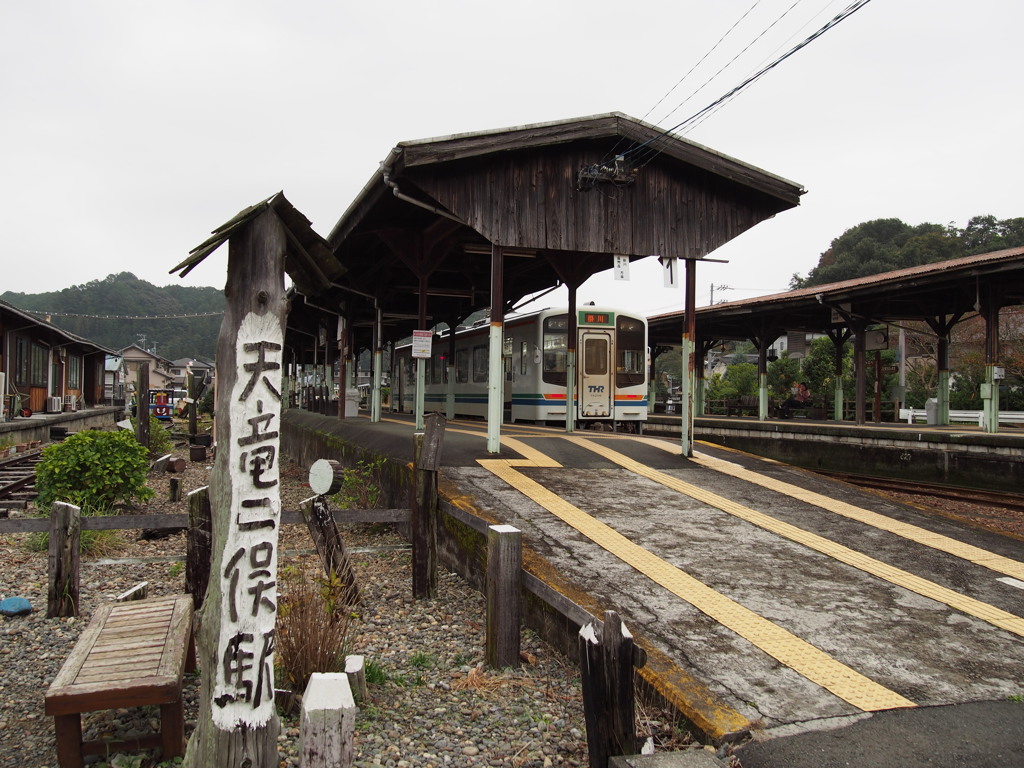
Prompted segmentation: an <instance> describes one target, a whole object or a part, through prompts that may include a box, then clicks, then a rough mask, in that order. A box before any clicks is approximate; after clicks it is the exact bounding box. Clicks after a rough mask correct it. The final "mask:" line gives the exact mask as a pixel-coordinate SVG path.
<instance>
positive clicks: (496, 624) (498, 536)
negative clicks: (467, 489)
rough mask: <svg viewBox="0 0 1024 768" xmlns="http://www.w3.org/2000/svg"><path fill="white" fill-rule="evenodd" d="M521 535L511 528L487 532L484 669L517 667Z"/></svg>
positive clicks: (521, 564)
mask: <svg viewBox="0 0 1024 768" xmlns="http://www.w3.org/2000/svg"><path fill="white" fill-rule="evenodd" d="M522 570H523V534H522V533H521V532H520V531H519V529H518V528H514V527H513V526H511V525H492V526H489V527H488V528H487V665H488V666H489V667H492V668H494V669H500V668H502V667H518V666H519V644H520V623H521V616H522V607H521V599H522V598H521V580H522Z"/></svg>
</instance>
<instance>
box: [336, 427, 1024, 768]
mask: <svg viewBox="0 0 1024 768" xmlns="http://www.w3.org/2000/svg"><path fill="white" fill-rule="evenodd" d="M317 418H319V419H322V418H323V417H317ZM317 428H322V426H320V425H318V427H317ZM331 429H332V430H338V431H339V433H340V434H343V435H344V436H345V439H346V440H348V439H350V438H351V439H355V440H357V441H358V442H360V444H364V443H365V444H369V445H373V446H375V450H381V449H385V450H386V449H387V445H388V443H389V441H391V445H392V447H391V451H392V452H393V453H392V455H395V453H397V454H399V457H401V458H406V459H407V458H408V454H409V452H410V450H411V433H412V429H411V425H410V424H409V423H408V422H404V423H403V419H401V418H394V419H393V418H391V417H389V420H388V422H386V423H382V424H376V425H374V424H370V423H369V422H368V421H366V420H362V419H358V420H344V421H338V420H334V425H333V426H331ZM483 430H484V427H483V425H482V424H481V423H479V422H470V421H456V422H453V423H450V424H449V425H448V427H447V430H446V433H445V443H444V461H443V463H444V467H443V469H442V478H443V479H444V480H445V481H446V483H448V484H450V485H451V486H452V487H454V488H457V489H458V493H459V494H460V495H461V498H462V499H464V500H465V499H468V500H471V501H472V503H473V505H475V506H476V507H477V508H478V509H480V510H482V511H483V512H485V513H486V514H487V515H488V516H489V517H490V518H492V519H495V520H499V521H501V522H503V523H508V524H512V525H515V526H516V527H518V528H520V529H521V530H522V531H523V541H524V545H525V546H526V547H527V548H529V549H530V550H531V552H532V553H534V554H535V555H536V556H538V557H539V558H541V559H542V560H543V561H544V562H545V563H546V564H547V567H548V568H549V572H550V573H551V574H552V576H553V578H556V579H558V580H559V581H560V582H561V585H560V586H564V585H565V584H569V585H571V586H572V588H573V589H574V590H575V593H573V594H577V595H579V596H581V598H582V597H585V598H586V600H585V602H586V603H587V604H588V605H590V606H595V605H596V606H599V607H600V608H601V609H614V610H616V611H617V612H618V613H619V615H620V616H621V617H622V619H623V621H624V623H625V624H626V625H627V626H628V627H629V629H630V630H631V631H632V632H633V634H634V636H635V637H636V639H637V642H638V643H639V644H641V645H642V646H643V647H645V648H646V649H647V650H648V653H649V657H650V658H653V659H659V660H661V666H659V667H658V674H659V675H660V677H661V680H660V683H661V684H662V685H663V689H662V690H663V692H665V691H668V693H669V694H670V695H671V697H673V700H674V701H676V702H682V705H683V706H682V709H684V710H687V709H688V711H686V712H685V714H687V716H688V717H690V718H691V720H692V721H693V722H695V723H696V724H697V725H698V727H700V728H701V729H703V730H704V732H705V733H706V734H707V735H708V736H709V737H710V738H711V739H712V740H713V741H714V742H715V743H716V744H718V745H723V744H727V743H729V742H730V741H734V742H736V743H737V752H736V754H737V755H738V756H739V758H740V760H741V761H742V765H743V766H744V768H757V767H758V766H772V767H774V766H780V767H781V766H802V765H814V766H816V767H817V768H821V767H822V766H827V765H854V766H876V765H877V766H886V765H900V766H907V765H917V764H918V763H911V762H898V761H897V762H885V761H882V762H875V760H876V759H879V760H881V759H882V757H884V756H886V755H902V754H903V751H902V750H903V749H904V745H906V744H908V743H912V744H914V745H916V746H915V750H922V749H923V750H926V751H927V753H928V754H927V755H926V757H928V758H929V759H930V760H931V762H922V763H920V764H921V765H930V766H946V765H949V766H958V765H975V766H979V765H995V764H997V763H995V762H984V761H985V760H990V761H991V760H996V759H997V758H998V757H999V756H1000V755H1001V756H1002V759H1003V762H1001V763H998V764H999V765H1024V744H1022V743H1021V741H1020V736H1019V734H1020V723H1021V721H1022V720H1024V717H1022V715H1024V704H1018V703H1017V701H1018V700H1019V699H1020V697H1021V696H1022V695H1024V618H1022V617H1024V542H1020V541H1016V540H1013V539H1009V538H1004V537H1000V536H997V535H994V534H991V533H988V532H984V531H979V530H975V529H972V528H969V527H967V526H963V525H960V524H957V523H955V522H951V521H949V520H946V519H942V518H937V517H930V516H928V515H926V514H924V513H923V512H922V511H921V510H918V509H915V508H911V507H909V506H905V505H901V504H897V503H894V502H892V501H888V500H886V499H884V498H882V497H881V496H879V495H876V494H873V493H870V492H866V491H862V490H859V489H857V488H854V487H852V486H848V485H845V484H842V483H837V482H834V481H830V480H826V479H823V478H821V477H819V476H817V475H813V474H811V473H808V472H806V471H803V470H798V469H794V468H792V467H789V466H786V465H783V464H779V463H775V462H771V461H766V460H762V459H758V458H756V457H753V456H750V455H746V454H742V453H738V452H735V451H730V450H727V449H722V448H719V447H715V446H711V445H709V444H699V445H698V452H697V455H695V456H694V457H693V458H690V459H687V458H684V457H682V456H680V455H679V447H678V444H677V443H675V442H673V441H665V440H658V439H655V438H646V437H639V436H631V435H613V434H608V433H596V432H594V433H576V434H573V435H566V434H564V433H561V432H559V431H557V430H549V429H544V428H538V427H526V426H520V425H506V426H505V428H504V429H503V432H502V451H501V454H499V455H497V456H495V455H490V454H487V453H486V451H485V440H484V431H483ZM385 436H386V437H385ZM573 594H570V595H569V596H570V597H572V596H573ZM579 602H581V604H583V602H584V600H582V599H581V600H580V601H579ZM961 711H963V712H964V717H962V718H961V717H960V715H959V712H961ZM975 712H977V713H979V714H978V715H977V716H976V717H974V716H972V715H973V713H975ZM821 728H825V729H829V730H824V731H821V730H819V729H821ZM860 734H863V736H861V735H860ZM997 734H998V736H997ZM986 735H987V736H988V738H986ZM749 738H754V739H755V740H754V741H753V742H751V743H748V744H746V745H744V746H738V743H739V742H743V741H745V740H747V739H749ZM762 739H767V740H765V741H761V740H762ZM858 739H862V740H867V741H870V742H871V744H870V745H868V744H864V743H860V744H858ZM1014 739H1017V741H1014ZM929 743H931V744H933V745H934V746H933V747H927V746H926V745H927V744H929ZM791 744H792V745H795V746H793V747H792V748H790V747H788V746H786V745H791ZM1015 744H1016V745H1020V746H1021V749H1020V750H1016V749H1015V747H1014V745H1015ZM828 745H832V746H831V747H829V746H828ZM869 748H870V749H871V750H873V751H871V752H868V751H866V750H868V749H869ZM1011 748H1012V749H1013V751H1008V750H1011ZM790 749H792V751H788V750H790ZM823 750H824V751H825V752H828V753H829V754H833V753H834V756H835V760H837V761H838V760H840V756H843V755H845V762H824V759H823V755H822V751H823ZM844 750H848V751H844ZM797 754H800V755H804V754H810V755H811V756H812V757H813V759H814V760H815V761H814V762H798V761H797V757H796V755H797ZM965 754H970V755H972V758H973V760H974V762H970V763H963V762H956V761H957V760H960V759H961V758H962V756H963V755H965ZM1007 754H1011V755H1015V756H1016V757H1011V758H1009V762H1007V761H1006V759H1007V758H1006V756H1007ZM868 755H871V757H869V756H868ZM800 759H803V758H800ZM828 759H829V760H832V757H829V758H828ZM1015 759H1016V760H1018V762H1014V760H1015Z"/></svg>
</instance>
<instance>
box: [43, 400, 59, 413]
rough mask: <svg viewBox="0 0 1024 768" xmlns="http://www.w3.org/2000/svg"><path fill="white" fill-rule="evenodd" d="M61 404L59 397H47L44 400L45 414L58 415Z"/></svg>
mask: <svg viewBox="0 0 1024 768" xmlns="http://www.w3.org/2000/svg"><path fill="white" fill-rule="evenodd" d="M60 409H61V402H60V398H59V397H48V398H46V412H47V413H60Z"/></svg>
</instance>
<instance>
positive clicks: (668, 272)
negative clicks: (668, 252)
mask: <svg viewBox="0 0 1024 768" xmlns="http://www.w3.org/2000/svg"><path fill="white" fill-rule="evenodd" d="M658 261H659V262H660V264H661V272H662V277H664V279H665V287H666V288H675V287H677V286H678V285H679V266H678V262H679V259H677V258H676V257H675V256H659V257H658Z"/></svg>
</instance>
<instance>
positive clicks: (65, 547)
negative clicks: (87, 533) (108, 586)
mask: <svg viewBox="0 0 1024 768" xmlns="http://www.w3.org/2000/svg"><path fill="white" fill-rule="evenodd" d="M50 510H51V511H50V542H49V554H48V558H47V559H48V571H49V573H48V579H47V582H48V588H47V600H46V618H48V619H52V618H54V617H57V616H77V615H78V604H79V603H78V601H79V576H78V565H79V536H80V531H81V510H80V509H79V508H78V507H76V506H74V505H73V504H65V503H64V502H62V501H57V502H54V503H53V505H52V506H51V507H50Z"/></svg>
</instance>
